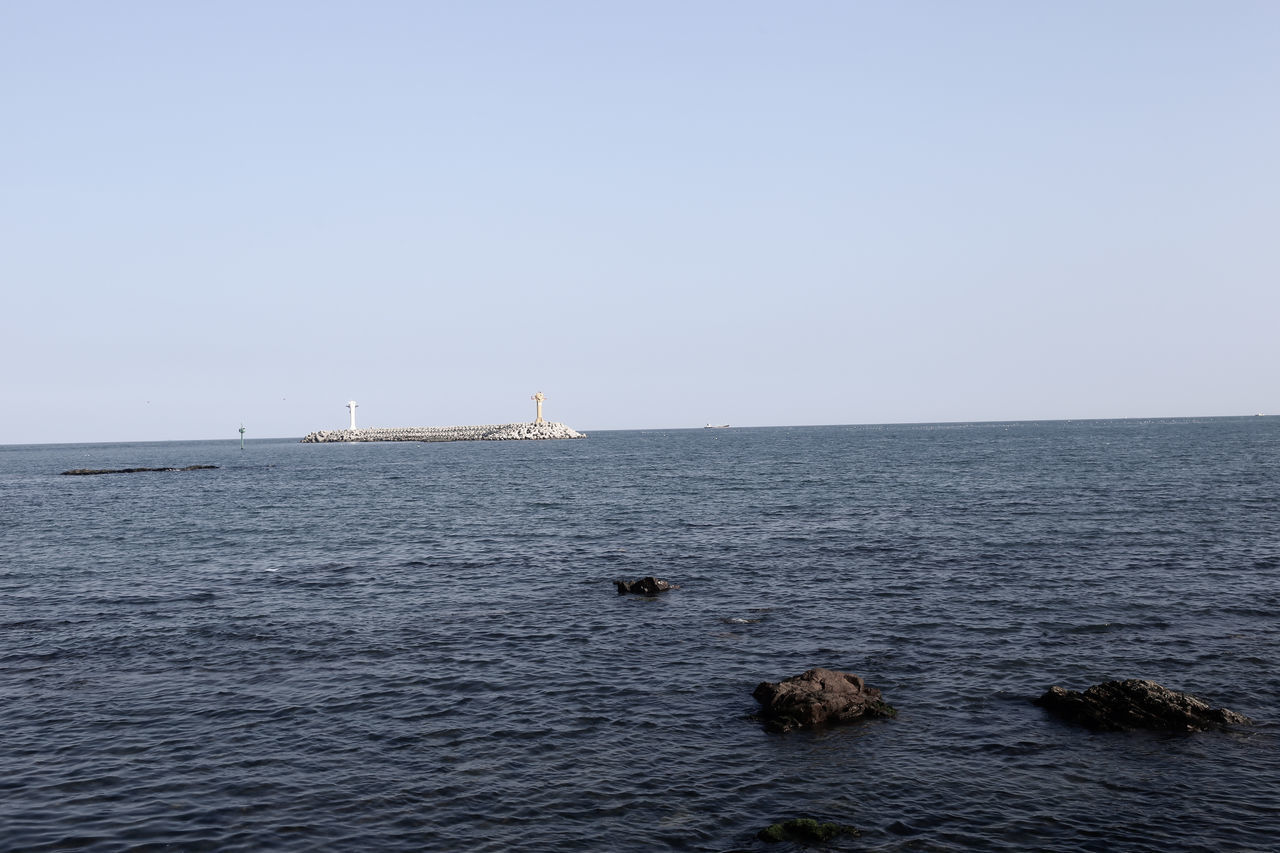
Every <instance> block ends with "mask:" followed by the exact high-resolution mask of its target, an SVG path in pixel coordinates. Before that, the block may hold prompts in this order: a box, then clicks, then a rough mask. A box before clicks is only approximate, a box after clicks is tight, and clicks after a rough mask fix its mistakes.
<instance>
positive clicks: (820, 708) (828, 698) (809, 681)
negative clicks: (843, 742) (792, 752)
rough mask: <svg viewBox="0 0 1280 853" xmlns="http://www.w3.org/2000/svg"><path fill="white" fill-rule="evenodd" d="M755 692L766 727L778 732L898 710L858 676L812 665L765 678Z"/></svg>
mask: <svg viewBox="0 0 1280 853" xmlns="http://www.w3.org/2000/svg"><path fill="white" fill-rule="evenodd" d="M751 695H752V696H753V697H754V698H755V700H756V701H757V702H759V703H760V716H761V717H762V718H763V719H764V724H765V728H767V729H768V730H769V731H774V732H785V731H790V730H791V729H795V728H799V727H801V726H818V725H823V724H826V723H847V722H849V721H850V720H856V719H858V718H859V717H894V716H897V714H898V712H897V711H896V710H894V709H893V708H892V707H891V706H889V705H887V704H885V702H884V701H883V700H882V699H881V698H880V691H879V690H877V689H876V688H874V687H868V686H867V685H866V682H864V681H863V680H862V679H861V678H859V677H858V676H856V675H854V674H853V673H851V672H836V671H835V670H830V669H811V670H809V671H808V672H805V673H802V674H800V675H795V676H792V677H791V678H787V679H784V680H782V681H779V682H777V683H775V682H772V681H762V682H760V684H759V686H757V687H756V689H755V690H754V691H753V692H752V693H751Z"/></svg>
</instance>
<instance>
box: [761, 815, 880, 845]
mask: <svg viewBox="0 0 1280 853" xmlns="http://www.w3.org/2000/svg"><path fill="white" fill-rule="evenodd" d="M861 834H862V833H861V832H859V831H858V828H857V827H856V826H849V825H848V824H844V823H818V822H817V821H816V820H814V819H813V818H811V817H798V818H793V819H791V820H784V821H782V822H781V823H775V824H772V825H771V826H767V827H765V828H764V829H762V830H760V831H759V832H757V833H756V838H758V839H760V840H761V841H794V842H798V843H800V844H821V843H823V842H826V841H830V840H831V839H833V838H836V837H837V836H840V835H852V836H858V835H861Z"/></svg>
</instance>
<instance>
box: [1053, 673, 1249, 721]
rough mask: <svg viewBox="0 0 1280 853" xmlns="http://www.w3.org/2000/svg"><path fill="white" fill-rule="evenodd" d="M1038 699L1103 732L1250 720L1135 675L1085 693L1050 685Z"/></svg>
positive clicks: (1058, 713)
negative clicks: (1137, 677)
mask: <svg viewBox="0 0 1280 853" xmlns="http://www.w3.org/2000/svg"><path fill="white" fill-rule="evenodd" d="M1035 704H1036V705H1039V706H1040V707H1041V708H1044V709H1045V710H1047V711H1049V712H1050V713H1051V714H1054V715H1056V716H1058V717H1061V718H1062V719H1064V720H1066V721H1067V722H1070V723H1076V724H1079V725H1082V726H1085V727H1086V728H1090V729H1093V730H1095V731H1104V732H1123V731H1132V730H1134V729H1151V730H1153V731H1172V732H1202V731H1205V730H1207V729H1220V728H1224V727H1226V726H1232V725H1247V724H1249V723H1250V722H1252V721H1251V720H1250V719H1249V718H1248V717H1246V716H1245V715H1244V714H1237V713H1236V712H1235V711H1228V710H1227V709H1226V708H1211V707H1209V704H1208V703H1207V702H1204V701H1203V700H1201V699H1197V698H1196V697H1194V696H1191V695H1189V694H1186V693H1179V692H1178V691H1176V690H1170V689H1169V688H1167V687H1162V686H1160V685H1159V684H1156V683H1155V682H1154V681H1142V680H1140V679H1136V678H1131V679H1128V680H1127V681H1106V682H1103V683H1102V684H1095V685H1094V686H1093V687H1090V688H1088V689H1087V690H1085V691H1084V692H1083V693H1080V692H1077V691H1075V690H1067V689H1065V688H1062V687H1056V686H1055V687H1050V688H1049V689H1048V690H1047V691H1045V693H1044V695H1043V696H1041V697H1040V698H1039V699H1036V700H1035Z"/></svg>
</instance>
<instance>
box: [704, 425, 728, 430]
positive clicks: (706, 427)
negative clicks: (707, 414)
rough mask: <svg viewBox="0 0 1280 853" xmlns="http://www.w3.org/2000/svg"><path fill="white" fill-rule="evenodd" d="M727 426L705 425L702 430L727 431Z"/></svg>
mask: <svg viewBox="0 0 1280 853" xmlns="http://www.w3.org/2000/svg"><path fill="white" fill-rule="evenodd" d="M728 428H729V425H728V424H707V425H706V426H704V427H703V429H728Z"/></svg>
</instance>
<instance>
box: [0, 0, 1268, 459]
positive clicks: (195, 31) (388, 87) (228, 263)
mask: <svg viewBox="0 0 1280 853" xmlns="http://www.w3.org/2000/svg"><path fill="white" fill-rule="evenodd" d="M0 108H2V109H3V113H2V114H0V115H2V116H3V133H0V170H3V171H2V173H0V276H2V277H3V288H4V291H3V292H4V309H3V313H2V314H0V317H2V318H3V319H2V320H0V355H2V356H3V358H4V364H5V371H4V375H5V380H4V391H5V397H6V399H7V400H9V410H8V412H7V413H6V415H5V417H4V418H3V419H0V443H28V442H64V441H115V440H157V439H204V438H219V437H227V438H231V439H234V438H235V437H236V428H237V427H238V426H239V425H240V422H241V421H242V420H243V421H244V423H245V424H246V426H247V428H248V430H249V433H248V434H249V436H250V437H251V438H253V437H258V438H263V437H271V436H291V435H298V436H300V435H302V434H303V433H305V432H308V431H310V430H313V429H319V428H333V427H340V426H342V425H344V424H345V422H346V417H347V414H346V410H345V408H344V404H345V403H346V401H347V400H348V399H351V398H355V399H356V400H358V401H359V402H360V421H361V425H365V426H412V425H448V424H457V423H490V422H505V421H511V420H522V419H530V418H532V413H533V410H532V406H533V404H532V403H530V402H529V399H528V398H529V395H530V394H532V393H533V392H534V391H536V390H539V389H541V390H543V391H545V392H546V394H547V397H548V400H547V404H546V412H547V415H548V416H549V417H550V418H551V419H554V420H562V421H565V422H567V423H569V424H570V425H572V426H574V427H576V428H578V429H582V430H585V431H590V430H593V429H625V428H649V427H689V426H701V425H702V424H704V423H707V422H716V423H733V424H737V425H772V424H826V423H883V422H915V421H960V420H1005V419H1041V418H1091V417H1143V416H1174V415H1222V414H1252V413H1254V412H1259V411H1261V412H1268V413H1270V412H1276V411H1280V382H1278V381H1277V365H1280V334H1278V333H1277V318H1278V317H1280V276H1278V275H1277V273H1280V238H1278V237H1277V233H1276V232H1277V224H1280V165H1278V163H1280V155H1278V154H1277V152H1280V3H1276V2H1273V0H1264V2H1241V1H1240V0H1226V2H1207V0H1205V2H1196V3H1188V2H1170V1H1169V0H1160V2H1123V0H1108V2H1071V3H1049V2H1026V0H1017V2H1014V0H1010V2H956V1H955V0H950V2H909V1H908V2H902V1H901V0H899V1H898V2H888V1H887V0H886V2H787V3H782V2H773V3H762V2H743V0H733V1H732V2H691V0H682V2H655V0H646V2H643V3H640V2H636V3H608V2H465V3H457V2H450V3H443V2H441V3H430V2H377V0H365V2H341V3H339V2H315V0H307V2H270V0H259V1H258V2H218V3H204V4H197V3H174V2H167V1H166V2H127V0H113V2H110V3H99V2H58V1H57V0H39V2H37V0H30V2H22V0H0Z"/></svg>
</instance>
